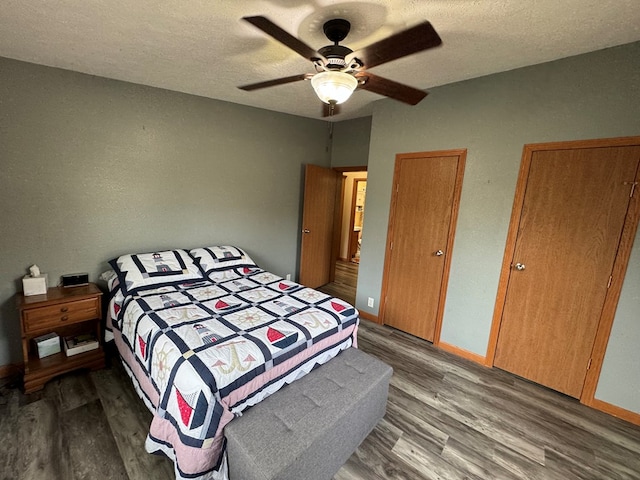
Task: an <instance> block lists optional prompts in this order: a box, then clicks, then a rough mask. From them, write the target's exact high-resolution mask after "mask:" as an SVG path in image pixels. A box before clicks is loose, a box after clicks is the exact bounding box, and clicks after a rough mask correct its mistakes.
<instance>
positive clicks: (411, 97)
mask: <svg viewBox="0 0 640 480" xmlns="http://www.w3.org/2000/svg"><path fill="white" fill-rule="evenodd" d="M356 78H357V79H358V81H359V82H360V85H359V87H358V88H362V89H363V90H368V91H370V92H374V93H378V94H380V95H384V96H386V97H389V98H393V99H394V100H398V101H400V102H404V103H408V104H409V105H416V104H417V103H419V102H420V100H422V99H423V98H424V97H426V96H427V95H428V93H427V92H425V91H423V90H418V89H417V88H413V87H410V86H408V85H403V84H402V83H398V82H394V81H393V80H389V79H388V78H383V77H378V76H377V75H373V74H371V73H369V72H368V71H367V72H359V73H356Z"/></svg>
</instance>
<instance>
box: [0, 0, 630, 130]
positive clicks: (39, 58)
mask: <svg viewBox="0 0 640 480" xmlns="http://www.w3.org/2000/svg"><path fill="white" fill-rule="evenodd" d="M250 15H264V16H266V17H268V18H269V19H271V20H272V21H273V22H275V23H276V24H278V25H279V26H280V27H282V28H283V29H284V30H286V31H288V32H290V33H291V34H293V35H295V36H298V37H299V38H301V39H302V40H303V41H304V42H306V43H307V44H309V45H310V46H311V47H313V48H316V49H317V48H320V47H322V46H324V45H326V44H328V43H330V42H329V41H328V40H327V39H326V38H325V37H324V35H323V34H322V32H321V30H322V24H323V22H324V21H325V20H327V19H329V18H335V17H342V18H346V19H347V20H349V21H350V22H351V23H352V31H351V33H350V34H349V36H348V37H347V39H346V40H345V41H344V42H342V43H343V44H345V45H347V46H349V47H350V48H352V49H353V50H356V49H357V48H360V47H363V46H366V45H368V44H370V43H372V42H374V41H377V40H380V39H382V38H385V37H386V36H388V35H390V34H392V33H394V32H398V31H401V30H404V29H406V28H408V27H410V26H413V25H415V24H417V23H420V22H422V21H424V20H429V21H430V22H431V23H432V24H433V26H434V27H435V28H436V30H437V31H438V33H439V34H440V36H441V37H442V40H443V45H442V46H441V47H439V48H437V49H434V50H428V51H425V52H421V53H417V54H414V55H412V56H410V57H405V58H402V59H399V60H396V61H393V62H390V63H387V64H384V65H380V66H378V67H375V68H373V69H372V70H371V71H372V73H375V74H376V75H379V76H383V77H387V78H389V79H392V80H395V81H398V82H401V83H405V84H408V85H411V86H413V87H416V88H419V89H424V90H427V89H429V88H432V87H434V86H438V85H443V84H447V83H451V82H455V81H459V80H464V79H468V78H473V77H478V76H482V75H487V74H491V73H496V72H501V71H506V70H511V69H514V68H518V67H522V66H525V65H533V64H537V63H542V62H547V61H550V60H555V59H558V58H563V57H568V56H572V55H577V54H581V53H585V52H589V51H594V50H599V49H602V48H606V47H611V46H615V45H621V44H624V43H630V42H634V41H638V40H640V0H534V1H525V0H369V1H351V2H336V1H330V0H316V1H302V0H270V1H259V0H209V1H204V0H191V1H188V2H185V1H177V0H162V1H159V0H156V1H153V0H0V56H4V57H9V58H14V59H19V60H24V61H27V62H33V63H39V64H43V65H49V66H54V67H60V68H65V69H69V70H75V71H78V72H84V73H89V74H93V75H99V76H103V77H108V78H114V79H118V80H125V81H129V82H134V83H140V84H145V85H152V86H155V87H161V88H166V89H170V90H176V91H179V92H186V93H191V94H195V95H201V96H204V97H211V98H215V99H220V100H226V101H230V102H234V103H240V104H244V105H252V106H255V107H260V108H266V109H269V110H275V111H279V112H286V113H291V114H295V115H301V116H305V117H312V118H320V116H321V115H320V113H321V108H320V102H319V100H317V98H316V97H315V94H314V93H313V90H312V88H311V85H310V84H309V82H306V81H301V82H297V83H292V84H287V85H282V86H277V87H272V88H268V89H263V90H257V91H253V92H245V91H242V90H239V89H238V88H236V87H237V86H238V85H244V84H248V83H255V82H260V81H264V80H271V79H274V78H279V77H286V76H291V75H295V74H300V73H305V72H313V68H312V65H311V62H309V61H307V60H305V59H303V58H302V57H300V56H298V55H297V54H296V53H294V52H293V51H291V50H289V49H288V48H287V47H285V46H283V45H281V44H280V43H278V42H276V41H275V40H272V39H271V38H269V37H267V36H266V35H265V34H263V33H262V32H261V31H259V30H258V29H256V28H255V27H253V26H252V25H250V24H248V23H246V22H244V21H242V20H241V17H243V16H250ZM639 61H640V59H639ZM612 73H613V74H615V72H612ZM381 98H384V97H381V96H379V95H376V94H374V93H371V92H366V91H363V90H358V91H357V92H355V93H354V95H353V97H352V98H351V99H350V100H349V101H348V102H347V103H345V104H344V105H343V106H342V107H343V108H342V113H341V114H340V115H339V116H337V117H335V119H336V120H341V119H347V118H354V117H359V116H364V115H368V114H369V113H370V112H371V103H372V102H375V101H377V100H380V99H381ZM428 101H429V97H427V98H426V99H425V100H423V102H428ZM406 108H412V107H410V106H407V107H406Z"/></svg>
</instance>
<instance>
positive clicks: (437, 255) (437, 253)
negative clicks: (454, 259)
mask: <svg viewBox="0 0 640 480" xmlns="http://www.w3.org/2000/svg"><path fill="white" fill-rule="evenodd" d="M435 255H436V257H441V256H442V255H444V252H443V251H442V250H438V251H437V252H436V253H435Z"/></svg>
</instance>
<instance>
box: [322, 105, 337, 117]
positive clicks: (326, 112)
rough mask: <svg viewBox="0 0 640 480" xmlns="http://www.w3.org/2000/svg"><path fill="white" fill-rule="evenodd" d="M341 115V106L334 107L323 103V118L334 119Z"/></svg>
mask: <svg viewBox="0 0 640 480" xmlns="http://www.w3.org/2000/svg"><path fill="white" fill-rule="evenodd" d="M339 113H340V105H338V104H337V103H334V104H333V105H329V104H328V103H324V102H322V116H323V117H333V116H334V115H338V114H339Z"/></svg>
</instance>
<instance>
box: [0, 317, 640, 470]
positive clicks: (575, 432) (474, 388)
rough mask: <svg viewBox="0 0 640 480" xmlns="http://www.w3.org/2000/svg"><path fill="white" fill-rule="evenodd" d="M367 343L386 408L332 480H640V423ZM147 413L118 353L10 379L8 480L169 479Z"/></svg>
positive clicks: (2, 457) (407, 341)
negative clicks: (29, 390)
mask: <svg viewBox="0 0 640 480" xmlns="http://www.w3.org/2000/svg"><path fill="white" fill-rule="evenodd" d="M359 347H360V348H361V349H362V350H364V351H366V352H369V353H371V354H373V355H375V356H377V357H379V358H381V359H382V360H384V361H385V362H387V363H389V364H390V365H392V366H393V368H394V375H393V377H392V379H391V385H390V391H389V401H388V405H387V414H386V416H385V418H384V419H383V420H382V421H381V422H380V423H379V424H378V426H377V427H376V428H375V429H374V431H373V432H372V433H371V434H370V435H369V436H368V437H367V439H366V440H365V441H364V442H363V443H362V445H361V446H360V447H359V448H358V450H357V451H356V452H355V453H354V454H353V455H352V456H351V458H350V459H349V460H348V462H347V463H346V464H345V465H344V466H343V467H342V469H341V470H340V471H339V472H338V473H337V474H336V476H335V480H376V479H404V480H409V479H411V480H435V479H439V480H463V479H464V480H487V479H499V480H511V479H514V480H515V479H519V480H520V479H527V480H543V479H544V480H578V479H580V480H605V479H606V480H630V479H640V427H637V426H634V425H631V424H629V423H626V422H624V421H622V420H619V419H617V418H614V417H611V416H609V415H606V414H604V413H602V412H599V411H596V410H593V409H590V408H588V407H585V406H584V405H581V404H579V403H578V402H577V401H575V400H573V399H571V398H568V397H566V396H564V395H561V394H558V393H556V392H553V391H551V390H548V389H546V388H544V387H540V386H538V385H535V384H533V383H530V382H528V381H525V380H522V379H520V378H518V377H515V376H513V375H511V374H509V373H506V372H503V371H500V370H497V369H488V368H485V367H482V366H480V365H478V364H475V363H472V362H468V361H466V360H464V359H461V358H458V357H456V356H454V355H452V354H449V353H446V352H442V351H440V350H438V349H435V348H434V347H432V346H431V345H430V344H429V343H427V342H425V341H423V340H420V339H417V338H415V337H412V336H410V335H407V334H404V333H402V332H399V331H397V330H394V329H391V328H389V327H384V326H380V325H377V324H374V323H371V322H368V321H366V320H364V321H362V323H361V326H360V330H359ZM150 418H151V416H150V414H149V412H148V411H147V410H146V407H145V406H144V405H143V403H142V401H141V400H140V399H139V398H138V397H137V395H136V393H135V392H134V390H133V387H132V386H131V384H130V381H129V379H128V378H127V377H126V374H125V373H124V371H123V369H122V366H121V365H120V363H119V361H117V360H115V361H112V362H111V365H110V366H109V367H108V368H105V369H103V370H99V371H96V372H91V373H88V372H79V373H72V374H68V375H65V376H62V377H59V378H57V379H54V380H52V381H50V382H49V383H48V384H47V385H46V386H45V389H44V390H43V391H42V392H39V393H35V394H31V395H24V394H22V393H21V392H20V390H19V389H18V388H17V386H16V385H12V384H11V383H6V382H5V384H4V386H2V387H0V441H1V442H2V444H1V445H2V446H1V447H0V478H1V479H4V480H9V479H11V480H14V479H21V480H36V479H37V480H40V479H43V480H44V479H47V480H58V479H59V480H79V479H98V478H100V479H102V478H104V479H125V480H126V479H129V480H142V479H154V480H169V479H171V478H173V468H172V464H171V462H170V461H169V460H167V459H165V458H163V457H158V456H154V455H149V454H147V453H146V452H145V451H144V439H145V435H146V431H147V428H148V426H149V422H150ZM233 480H242V479H233ZM301 480H313V479H301Z"/></svg>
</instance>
